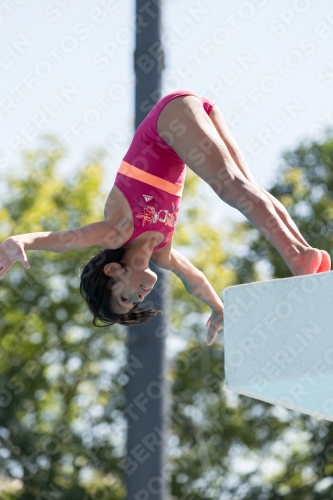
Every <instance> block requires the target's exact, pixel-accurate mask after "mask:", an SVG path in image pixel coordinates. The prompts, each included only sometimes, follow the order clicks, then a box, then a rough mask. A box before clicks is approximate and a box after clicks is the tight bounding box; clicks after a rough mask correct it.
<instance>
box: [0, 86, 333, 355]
mask: <svg viewBox="0 0 333 500" xmlns="http://www.w3.org/2000/svg"><path fill="white" fill-rule="evenodd" d="M185 165H188V167H189V168H191V169H192V170H193V171H194V172H195V173H196V174H197V175H198V176H199V177H201V178H202V179H203V180H204V181H206V182H207V183H208V184H209V185H210V186H211V187H212V189H213V190H214V191H215V192H216V193H217V195H218V196H219V197H220V198H221V200H223V201H224V202H226V203H228V205H230V206H232V207H234V208H236V209H238V210H239V211H240V212H241V213H242V214H243V215H244V216H245V217H246V218H247V219H248V220H249V221H250V222H251V223H252V224H253V225H254V226H255V227H256V228H257V229H259V231H260V232H261V233H262V234H263V235H264V236H265V237H266V239H267V240H268V241H270V242H271V243H272V244H273V245H274V247H275V248H276V250H277V251H278V252H279V253H280V255H281V257H282V258H283V259H284V261H285V262H286V264H287V265H288V267H289V268H290V270H291V272H292V273H293V275H294V276H299V275H304V274H313V273H317V272H325V271H329V270H330V266H331V262H330V256H329V254H328V253H327V252H325V251H323V250H318V249H316V248H312V247H311V246H310V245H309V244H308V243H307V242H306V241H305V240H304V238H303V237H302V235H301V234H300V232H299V230H298V228H297V226H296V224H295V223H294V222H293V220H292V219H291V217H290V216H289V214H288V212H287V210H286V209H285V208H284V206H283V205H282V204H281V203H280V202H279V201H278V200H276V199H275V198H274V197H273V196H272V195H271V194H270V193H268V192H267V191H265V190H264V189H263V188H262V187H261V186H259V185H258V183H257V182H256V181H255V180H254V178H253V177H252V175H251V173H250V171H249V168H248V165H247V163H246V160H245V159H244V156H243V154H242V153H241V151H240V149H239V147H238V145H237V143H236V141H235V139H234V137H233V136H232V134H231V132H230V130H229V127H228V125H227V123H226V121H225V119H224V117H223V115H222V113H221V112H220V111H219V109H218V108H217V106H216V105H214V104H213V103H212V102H211V101H210V100H209V99H206V98H204V97H200V96H197V95H196V94H194V93H193V92H190V91H187V90H179V91H175V92H172V93H170V94H168V95H166V96H165V97H163V98H162V99H161V100H160V101H158V103H157V104H156V105H155V106H154V107H153V108H152V109H151V111H150V112H149V114H148V115H147V117H146V118H145V120H143V122H142V123H141V125H140V126H139V127H138V129H137V131H136V132H135V135H134V138H133V141H132V143H131V145H130V148H129V150H128V151H127V153H126V155H125V156H124V159H123V161H122V163H121V166H120V168H119V170H118V173H117V176H116V179H115V183H114V186H113V188H112V190H111V192H110V194H109V196H108V198H107V201H106V205H105V211H104V215H105V220H103V221H99V222H95V223H93V224H88V225H87V226H83V227H79V228H76V229H71V230H68V231H51V232H41V233H29V234H23V235H17V236H11V237H9V238H8V239H6V240H5V241H4V242H3V243H2V244H1V245H0V278H2V277H3V276H4V275H5V274H6V273H7V271H8V270H9V268H10V267H11V266H12V265H13V264H14V262H16V261H20V262H21V263H22V264H23V266H24V267H26V268H29V267H30V266H29V263H28V260H27V257H26V254H25V250H47V251H51V252H66V251H68V250H72V249H80V248H86V247H90V246H98V247H101V248H102V250H101V251H100V252H98V253H97V254H96V255H95V256H94V257H93V258H92V259H91V260H90V261H89V262H88V263H87V264H86V265H85V267H84V269H83V271H82V274H81V285H80V291H81V294H82V296H83V297H84V298H85V300H86V302H87V304H88V306H89V308H90V310H91V312H92V313H93V316H94V320H93V322H94V325H95V326H101V325H98V324H97V323H96V322H97V320H99V321H101V322H102V323H103V326H107V325H111V324H113V323H116V322H118V323H121V324H124V325H133V324H139V323H143V322H144V321H147V320H148V319H149V318H150V317H151V316H153V315H155V314H158V313H159V312H160V311H157V310H155V309H140V308H139V304H140V302H142V301H143V300H144V299H145V297H146V296H147V295H148V294H149V293H150V291H151V290H152V288H153V287H154V285H155V283H156V280H157V276H156V274H155V273H154V272H152V271H151V270H150V268H149V261H150V260H151V261H152V262H154V263H155V264H156V265H157V266H159V267H162V268H163V269H169V270H171V271H173V272H174V273H175V274H176V275H177V276H178V277H179V278H180V279H181V280H182V281H183V283H184V285H185V287H186V290H187V291H188V292H190V293H192V294H193V295H194V296H196V297H198V298H200V299H201V300H202V301H203V302H205V303H206V304H207V305H208V306H210V307H211V308H212V314H211V316H210V318H209V320H208V322H207V328H208V332H207V343H208V344H209V345H211V344H212V343H213V341H214V340H215V337H216V335H217V332H218V331H219V330H220V329H221V328H222V327H223V304H222V302H221V300H220V298H219V297H218V295H217V294H216V293H215V291H214V290H213V288H212V286H211V285H210V283H209V282H208V280H207V278H206V277H205V276H204V274H203V273H202V272H200V271H199V270H198V269H196V268H195V267H194V266H193V265H192V264H191V263H190V262H189V261H188V260H187V259H186V258H185V257H184V256H183V255H181V254H180V253H179V252H178V251H177V250H175V249H174V248H172V238H173V234H174V231H175V227H176V223H177V219H178V216H179V210H180V202H181V196H182V190H183V185H184V181H185V168H186V167H185Z"/></svg>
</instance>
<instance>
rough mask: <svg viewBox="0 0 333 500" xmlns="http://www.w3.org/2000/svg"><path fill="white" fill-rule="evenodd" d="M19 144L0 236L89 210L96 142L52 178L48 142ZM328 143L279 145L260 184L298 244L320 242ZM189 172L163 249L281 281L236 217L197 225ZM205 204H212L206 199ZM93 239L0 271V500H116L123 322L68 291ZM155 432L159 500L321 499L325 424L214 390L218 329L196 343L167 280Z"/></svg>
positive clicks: (271, 258)
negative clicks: (160, 458) (167, 407)
mask: <svg viewBox="0 0 333 500" xmlns="http://www.w3.org/2000/svg"><path fill="white" fill-rule="evenodd" d="M44 141H45V144H44V146H43V147H42V148H41V149H40V150H38V151H34V152H26V153H25V155H24V158H23V161H24V165H25V172H26V175H25V176H24V178H22V177H20V178H15V177H14V176H13V175H12V174H11V173H9V174H8V178H7V179H6V183H7V185H8V190H7V194H6V196H5V198H4V199H3V200H2V203H1V207H0V240H1V241H2V240H4V239H5V238H6V237H8V235H12V234H20V233H21V234H22V233H26V232H33V231H44V230H61V229H67V228H72V227H77V226H81V225H84V224H88V223H90V222H94V221H97V220H102V219H103V209H104V200H105V198H106V195H107V193H106V192H105V191H104V190H103V173H102V172H103V169H102V166H101V164H102V162H103V153H102V152H100V161H99V160H98V155H95V156H94V158H96V157H97V159H95V160H94V161H91V160H89V161H88V160H87V162H86V163H85V164H84V165H83V166H82V167H81V168H80V169H74V172H73V173H72V174H70V175H68V177H67V178H66V179H62V178H61V177H60V176H59V175H58V173H57V166H58V165H59V164H60V163H61V161H62V160H63V159H64V158H65V156H66V150H65V149H64V148H63V147H62V146H61V144H59V142H58V141H57V139H56V138H55V137H49V136H48V137H45V138H44ZM332 154H333V140H332V139H331V138H329V137H327V139H326V140H325V141H323V143H322V144H318V143H307V144H305V143H302V144H300V145H299V146H298V147H297V148H296V149H295V150H294V151H290V152H286V153H285V154H284V155H283V158H282V160H281V166H280V171H279V175H278V178H277V181H276V183H275V185H274V186H273V188H272V189H271V190H270V191H271V192H272V193H273V194H274V195H275V196H276V197H277V198H279V199H280V200H281V201H282V202H283V203H284V204H285V206H286V207H287V208H288V210H289V211H290V213H291V215H292V217H293V218H294V220H295V221H296V223H297V225H298V226H299V228H300V229H301V232H302V233H303V235H304V236H305V238H306V239H307V240H308V241H309V243H310V244H311V245H312V246H315V247H319V248H323V249H326V250H327V251H328V252H329V253H330V247H331V242H332V236H331V229H332V227H333V160H332V158H333V156H332ZM201 187H202V181H200V180H199V179H198V178H197V177H196V176H195V175H194V174H192V172H191V171H189V170H188V172H187V180H186V186H185V190H184V197H183V202H182V212H181V218H180V220H179V223H178V226H177V231H176V233H175V246H176V248H177V249H178V250H180V251H181V252H182V253H184V255H186V256H187V257H188V258H189V259H190V260H191V261H192V262H193V263H194V264H195V265H196V266H197V267H198V268H199V269H201V270H202V271H203V272H204V273H205V274H206V276H207V277H208V279H209V280H210V282H211V283H212V284H213V286H214V288H215V290H216V291H217V293H218V294H219V295H220V296H222V295H221V294H222V291H223V289H224V288H226V287H227V286H231V285H234V284H240V283H245V282H250V281H255V280H260V279H269V278H281V277H286V276H290V271H289V269H288V268H287V267H286V266H285V264H284V262H283V261H282V259H281V258H280V256H279V255H278V254H277V252H276V251H275V249H274V248H273V247H272V246H271V245H270V244H269V243H267V242H266V240H264V239H263V238H262V236H261V235H260V234H259V232H258V231H257V230H255V229H254V228H253V227H252V226H250V225H249V224H247V223H241V224H235V225H234V230H233V232H232V233H231V234H227V233H224V232H223V230H221V229H220V228H216V227H213V226H212V225H211V224H210V223H209V217H208V212H207V211H206V204H205V202H204V201H203V200H202V198H201V197H200V189H201ZM217 203H221V202H219V200H217ZM96 251H98V249H93V248H90V249H87V250H81V251H71V252H67V253H66V254H55V253H51V252H28V259H29V262H30V264H31V269H30V270H26V269H24V268H23V267H22V266H21V267H20V265H19V264H15V266H14V267H13V268H12V269H11V270H10V272H9V273H8V275H7V276H6V277H5V278H4V279H3V280H2V281H1V282H0V299H1V303H0V304H1V305H0V308H1V309H0V312H1V315H0V325H1V337H0V356H1V373H0V377H1V389H0V476H1V481H0V483H1V484H0V499H1V500H2V499H4V500H14V499H19V500H30V499H31V500H32V499H38V500H40V499H55V498H59V499H63V500H67V499H68V500H69V499H70V500H76V499H77V500H79V499H80V500H90V499H94V500H99V499H109V498H110V499H112V500H121V499H124V498H125V478H124V473H123V468H122V460H123V458H124V455H125V439H126V420H125V418H124V414H123V411H124V405H125V404H126V402H125V398H124V387H125V385H126V382H127V380H128V377H127V374H126V361H127V360H126V354H127V353H126V331H125V329H122V328H120V327H118V326H113V327H112V328H105V329H97V328H94V327H93V326H92V321H91V315H90V313H89V311H88V309H87V306H86V304H85V303H84V302H83V300H82V299H81V297H80V295H79V290H78V288H79V272H80V268H82V266H83V265H84V263H85V262H86V260H88V259H89V258H90V256H91V255H93V254H94V253H95V252H96ZM171 276H172V278H171V281H172V295H173V298H172V317H171V325H170V335H172V336H178V337H179V340H180V341H183V347H182V348H181V349H180V350H178V352H177V354H175V355H174V357H173V359H172V360H171V361H170V370H169V381H170V384H171V392H172V408H171V410H172V412H171V415H170V433H169V439H168V452H169V463H170V468H171V495H172V497H173V498H175V499H181V500H229V499H230V500H231V499H232V500H235V499H237V500H250V499H251V500H254V499H255V500H273V499H274V500H275V499H280V498H281V499H286V500H324V499H325V500H327V499H328V498H333V495H332V494H331V490H332V484H333V429H332V426H331V424H330V422H328V421H323V420H318V419H314V418H312V417H309V416H305V415H301V414H299V413H297V412H292V411H289V410H285V409H283V408H281V407H276V406H273V405H269V404H265V403H262V402H259V401H257V400H254V399H251V398H247V397H244V396H238V395H236V394H234V393H232V392H231V391H226V390H225V388H224V364H223V356H224V353H223V334H221V333H220V334H219V335H218V338H217V340H216V341H215V343H214V344H213V345H212V346H211V347H208V346H207V345H206V343H205V339H206V331H205V323H206V321H207V318H208V316H209V308H208V307H207V306H205V305H204V304H203V303H201V302H200V301H199V300H197V299H195V298H194V297H192V296H191V295H189V294H187V292H186V291H185V289H184V287H183V285H182V283H181V281H180V280H179V279H178V278H177V277H176V276H174V275H171Z"/></svg>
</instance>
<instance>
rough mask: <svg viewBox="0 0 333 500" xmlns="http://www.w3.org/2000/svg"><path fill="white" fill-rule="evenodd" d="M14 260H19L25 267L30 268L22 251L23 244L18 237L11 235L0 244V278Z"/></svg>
mask: <svg viewBox="0 0 333 500" xmlns="http://www.w3.org/2000/svg"><path fill="white" fill-rule="evenodd" d="M15 262H21V263H22V265H23V266H24V267H25V268H27V269H29V268H30V264H29V262H28V259H27V256H26V254H25V251H24V244H23V243H22V241H20V240H19V238H18V237H16V236H11V237H10V238H7V239H6V240H5V241H4V242H3V243H2V244H1V245H0V279H1V278H3V277H4V275H5V274H6V273H7V272H8V271H9V269H10V268H11V267H12V265H13V264H14V263H15Z"/></svg>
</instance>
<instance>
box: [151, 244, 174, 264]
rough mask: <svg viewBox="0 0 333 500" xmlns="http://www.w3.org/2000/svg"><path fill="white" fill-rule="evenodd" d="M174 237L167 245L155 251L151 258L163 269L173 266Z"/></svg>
mask: <svg viewBox="0 0 333 500" xmlns="http://www.w3.org/2000/svg"><path fill="white" fill-rule="evenodd" d="M172 255H173V249H172V239H171V241H169V243H168V244H167V245H165V246H164V247H162V248H159V249H158V250H155V252H153V254H152V256H151V258H150V260H151V261H152V262H153V263H154V264H156V265H157V266H158V267H161V268H162V269H171V267H172Z"/></svg>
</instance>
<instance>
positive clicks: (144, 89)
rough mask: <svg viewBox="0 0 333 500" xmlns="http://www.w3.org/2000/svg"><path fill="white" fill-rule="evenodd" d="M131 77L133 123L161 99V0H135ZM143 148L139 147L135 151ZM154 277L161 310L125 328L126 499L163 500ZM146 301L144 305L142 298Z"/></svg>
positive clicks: (162, 382)
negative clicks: (134, 75) (133, 81)
mask: <svg viewBox="0 0 333 500" xmlns="http://www.w3.org/2000/svg"><path fill="white" fill-rule="evenodd" d="M134 65H135V74H136V78H137V84H136V96H135V127H136V128H137V127H138V126H139V125H140V123H141V122H142V120H143V119H144V118H145V117H146V115H147V114H148V112H149V111H150V109H151V108H152V107H153V105H154V104H155V103H156V102H157V101H158V100H159V99H160V98H161V73H162V69H163V67H164V54H163V49H162V44H161V0H151V1H147V0H136V50H135V56H134ZM142 154H143V153H142V152H140V155H142ZM150 267H151V269H152V270H153V271H154V272H156V274H157V275H158V281H157V283H156V285H155V287H154V289H153V291H152V292H151V293H150V295H149V297H148V299H149V306H153V307H155V308H156V309H161V310H163V311H164V314H163V315H162V316H155V317H154V318H153V319H151V320H150V321H149V322H148V323H144V324H142V325H138V326H133V327H130V328H128V369H127V373H128V376H129V381H128V384H127V386H126V398H127V405H126V410H125V414H126V417H127V422H128V435H127V457H126V460H125V466H124V471H125V476H126V487H127V496H126V499H127V500H166V499H167V495H168V478H167V474H166V470H165V469H166V463H165V450H166V446H165V445H166V436H167V429H166V420H167V418H166V416H167V413H168V408H167V404H168V388H167V384H166V379H165V371H166V360H165V336H166V329H167V316H168V309H169V308H168V304H167V297H168V295H169V294H168V290H167V289H168V280H167V277H166V273H165V272H163V271H162V270H160V269H158V268H157V267H155V266H154V265H153V264H151V266H150ZM146 302H147V305H148V301H146Z"/></svg>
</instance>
